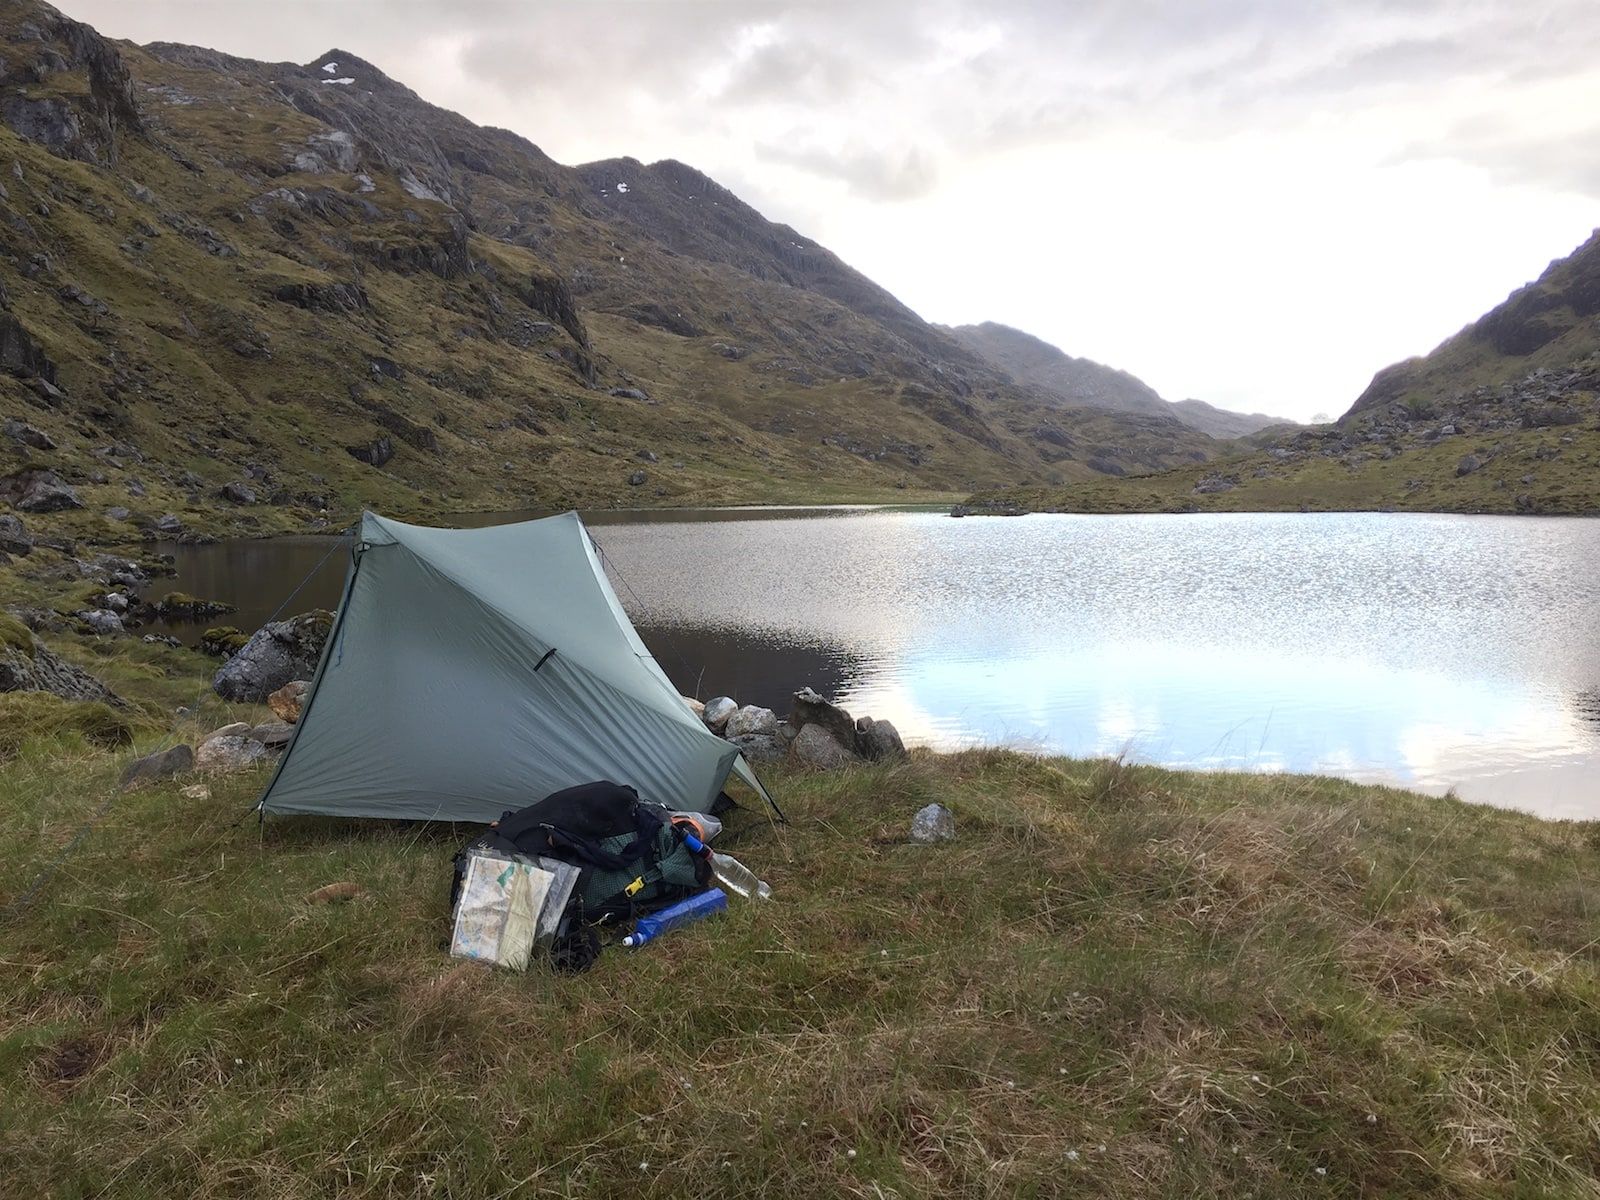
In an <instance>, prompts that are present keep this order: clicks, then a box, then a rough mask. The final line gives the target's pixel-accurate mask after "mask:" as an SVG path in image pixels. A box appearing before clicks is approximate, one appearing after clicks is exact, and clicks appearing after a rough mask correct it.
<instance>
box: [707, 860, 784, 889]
mask: <svg viewBox="0 0 1600 1200" xmlns="http://www.w3.org/2000/svg"><path fill="white" fill-rule="evenodd" d="M711 873H712V874H713V875H715V876H716V877H717V882H718V883H719V884H721V885H722V887H723V888H724V889H725V890H727V891H729V892H732V893H733V894H734V895H735V896H741V897H743V898H744V899H746V900H771V899H772V889H771V888H769V887H768V886H767V885H766V884H764V883H762V882H761V880H759V879H757V878H756V873H755V872H754V871H752V870H751V869H750V868H749V867H747V866H745V865H744V864H743V863H742V862H740V861H739V860H738V859H737V858H734V857H733V856H732V855H729V854H718V853H717V852H716V851H715V850H713V851H712V852H711Z"/></svg>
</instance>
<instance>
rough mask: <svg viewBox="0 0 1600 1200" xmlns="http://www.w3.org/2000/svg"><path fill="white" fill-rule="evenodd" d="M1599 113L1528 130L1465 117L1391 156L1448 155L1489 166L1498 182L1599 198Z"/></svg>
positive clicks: (1428, 158) (1414, 159)
mask: <svg viewBox="0 0 1600 1200" xmlns="http://www.w3.org/2000/svg"><path fill="white" fill-rule="evenodd" d="M1597 145H1600V117H1596V118H1591V120H1590V121H1589V122H1588V123H1587V124H1586V125H1584V126H1582V127H1580V128H1577V129H1572V130H1569V131H1564V132H1562V133H1543V134H1539V133H1529V132H1528V131H1526V130H1519V129H1515V128H1512V127H1509V126H1507V125H1505V124H1503V123H1501V122H1500V121H1498V120H1495V119H1493V118H1480V119H1477V120H1472V121H1464V122H1461V123H1460V124H1458V125H1456V126H1455V127H1454V128H1453V129H1451V130H1450V131H1448V132H1447V133H1446V134H1444V135H1443V136H1441V137H1438V138H1434V139H1429V140H1419V141H1416V142H1413V143H1411V144H1410V145H1408V146H1407V147H1405V148H1404V149H1403V150H1401V151H1400V152H1399V153H1398V154H1396V155H1394V156H1393V158H1392V159H1391V162H1394V163H1404V162H1427V161H1435V162H1438V161H1449V162H1460V163H1465V164H1467V165H1469V166H1474V167H1479V168H1482V169H1484V170H1487V171H1488V172H1489V173H1490V175H1491V177H1492V178H1494V179H1496V180H1497V181H1499V182H1501V183H1506V184H1514V185H1524V186H1526V185H1532V186H1535V187H1544V188H1555V189H1557V190H1560V191H1569V192H1575V193H1577V194H1578V195H1581V196H1587V197H1589V198H1591V199H1594V200H1600V158H1596V156H1595V154H1594V147H1595V146H1597Z"/></svg>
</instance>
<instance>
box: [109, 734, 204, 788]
mask: <svg viewBox="0 0 1600 1200" xmlns="http://www.w3.org/2000/svg"><path fill="white" fill-rule="evenodd" d="M192 770H194V748H193V747H192V746H190V745H189V744H188V743H186V742H180V743H179V744H178V745H176V746H173V747H172V748H171V749H170V750H159V751H157V752H156V753H155V754H147V755H145V756H144V757H143V758H141V759H137V760H136V761H134V762H132V763H130V764H129V765H128V769H127V770H126V771H124V772H123V773H122V790H123V791H125V792H128V791H132V790H133V789H134V788H137V787H143V786H144V785H145V784H147V783H156V782H158V781H160V780H163V779H171V778H172V777H173V776H174V775H181V774H183V773H184V772H185V771H192Z"/></svg>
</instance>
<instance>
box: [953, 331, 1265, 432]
mask: <svg viewBox="0 0 1600 1200" xmlns="http://www.w3.org/2000/svg"><path fill="white" fill-rule="evenodd" d="M949 332H950V333H951V334H952V335H954V336H955V337H956V338H957V339H958V340H960V341H961V342H962V343H963V344H965V345H966V346H968V347H969V348H970V349H971V350H972V351H973V352H974V353H976V354H979V355H981V356H982V357H983V358H985V359H987V360H988V361H989V362H991V363H993V364H994V365H995V366H997V367H998V368H1000V369H1001V370H1002V371H1004V372H1006V374H1008V375H1010V376H1011V378H1012V379H1014V380H1016V381H1017V382H1018V383H1029V384H1032V385H1034V386H1035V387H1037V388H1040V389H1041V390H1043V391H1045V392H1047V393H1049V394H1050V395H1052V396H1054V397H1056V398H1057V399H1058V400H1059V402H1061V403H1063V404H1068V405H1087V406H1089V407H1092V408H1104V409H1109V410H1111V411H1112V412H1126V413H1140V414H1143V415H1145V416H1153V417H1176V418H1177V419H1178V420H1179V421H1180V422H1182V423H1183V424H1184V425H1187V426H1188V427H1189V428H1191V429H1196V430H1199V431H1200V432H1201V433H1204V434H1206V435H1208V436H1210V437H1213V438H1237V437H1244V436H1245V435H1247V434H1251V433H1255V432H1256V431H1257V430H1260V429H1264V428H1266V427H1267V426H1269V425H1280V424H1284V423H1285V422H1284V421H1283V418H1281V417H1269V416H1266V415H1264V414H1262V413H1248V414H1247V413H1236V412H1229V411H1227V410H1226V409H1221V408H1216V407H1214V406H1213V405H1210V404H1207V403H1205V402H1204V401H1202V400H1179V401H1176V402H1168V401H1166V400H1163V399H1162V398H1161V396H1160V395H1159V394H1158V393H1157V392H1156V390H1155V389H1154V388H1152V387H1151V386H1150V385H1149V384H1147V383H1145V382H1144V381H1143V380H1142V379H1139V378H1138V377H1137V376H1134V375H1130V374H1129V373H1128V372H1126V371H1119V370H1117V369H1116V368H1114V367H1107V366H1104V365H1102V364H1100V363H1097V362H1094V361H1092V360H1090V359H1087V358H1073V357H1072V356H1071V355H1070V354H1067V353H1065V352H1064V351H1062V350H1059V349H1057V348H1056V347H1055V346H1052V345H1051V344H1050V343H1049V342H1047V341H1044V340H1043V339H1042V338H1037V337H1034V336H1033V335H1032V334H1031V333H1024V332H1023V331H1022V330H1020V329H1013V328H1012V327H1011V326H1009V325H1001V324H999V323H998V322H995V321H985V322H984V323H983V324H981V325H957V326H954V327H950V328H949Z"/></svg>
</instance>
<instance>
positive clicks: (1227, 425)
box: [1168, 400, 1295, 438]
mask: <svg viewBox="0 0 1600 1200" xmlns="http://www.w3.org/2000/svg"><path fill="white" fill-rule="evenodd" d="M1168 403H1169V404H1171V405H1172V411H1173V413H1174V415H1176V416H1177V418H1178V420H1180V421H1182V422H1183V423H1184V424H1185V425H1187V426H1189V427H1190V428H1191V429H1198V430H1199V431H1200V432H1201V433H1206V434H1210V435H1211V436H1212V437H1214V438H1242V437H1249V436H1250V435H1251V434H1256V433H1260V432H1261V431H1262V430H1264V429H1271V428H1272V427H1273V426H1285V427H1292V426H1293V425H1294V424H1295V422H1293V421H1290V420H1287V419H1286V418H1284V417H1269V416H1267V414H1266V413H1240V412H1234V411H1233V410H1232V409H1227V408H1218V407H1217V406H1216V405H1214V404H1207V403H1206V402H1205V401H1204V400H1169V401H1168Z"/></svg>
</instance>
